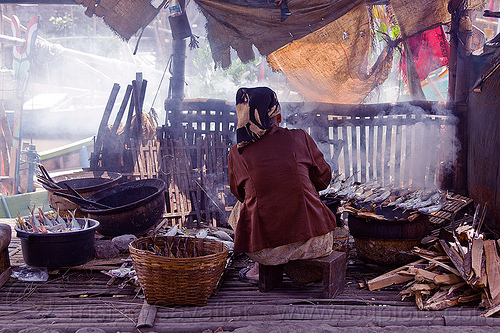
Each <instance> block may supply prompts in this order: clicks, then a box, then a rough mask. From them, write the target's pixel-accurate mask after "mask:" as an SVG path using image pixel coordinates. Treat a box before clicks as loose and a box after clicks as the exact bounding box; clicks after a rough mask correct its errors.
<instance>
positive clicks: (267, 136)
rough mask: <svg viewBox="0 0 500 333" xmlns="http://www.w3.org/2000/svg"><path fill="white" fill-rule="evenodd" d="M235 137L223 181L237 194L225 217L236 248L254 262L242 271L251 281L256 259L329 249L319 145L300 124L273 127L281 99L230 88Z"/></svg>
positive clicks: (263, 91) (327, 173)
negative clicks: (233, 97)
mask: <svg viewBox="0 0 500 333" xmlns="http://www.w3.org/2000/svg"><path fill="white" fill-rule="evenodd" d="M236 113H237V118H238V124H237V129H236V141H237V143H236V145H234V146H233V147H231V150H230V152H229V159H228V165H229V182H230V187H231V192H232V193H233V194H234V195H235V196H236V198H237V199H238V203H237V205H236V206H235V209H234V210H233V214H231V215H232V216H231V217H230V221H233V222H234V223H233V225H236V226H233V228H235V240H234V251H235V252H245V253H247V255H248V256H249V257H250V258H251V259H252V260H253V261H255V262H256V264H255V265H254V266H253V267H248V268H246V269H244V270H242V271H241V272H240V276H241V277H243V278H245V279H247V280H250V281H254V282H256V281H257V280H258V263H261V264H264V265H280V264H285V263H287V262H289V261H292V260H297V259H310V258H318V257H322V256H326V255H329V254H330V253H331V251H332V246H333V232H332V231H333V230H334V229H335V227H336V222H335V216H334V214H333V213H332V211H331V210H330V209H329V208H328V207H327V206H326V205H325V204H324V203H323V202H322V201H321V199H320V198H319V195H318V191H320V190H323V189H325V188H326V187H327V186H328V184H329V183H330V180H331V169H330V166H329V165H328V163H327V162H326V161H325V159H324V157H323V154H322V152H321V151H320V150H319V149H318V147H317V146H316V143H315V142H314V140H313V139H312V138H311V136H310V135H309V134H307V132H305V131H304V130H302V129H291V130H290V129H286V128H281V127H279V123H280V122H281V107H280V104H279V103H278V99H277V97H276V94H275V93H274V91H272V90H271V89H269V88H267V87H258V88H240V89H239V90H238V92H237V94H236Z"/></svg>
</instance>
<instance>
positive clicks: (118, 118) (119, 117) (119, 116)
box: [111, 84, 132, 135]
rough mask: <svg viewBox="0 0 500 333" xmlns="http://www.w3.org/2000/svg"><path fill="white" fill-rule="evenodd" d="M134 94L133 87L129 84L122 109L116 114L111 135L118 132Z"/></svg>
mask: <svg viewBox="0 0 500 333" xmlns="http://www.w3.org/2000/svg"><path fill="white" fill-rule="evenodd" d="M131 94H132V85H131V84H129V85H128V86H127V90H126V91H125V95H124V96H123V101H122V104H121V105H120V109H119V110H118V113H117V114H116V118H115V122H114V123H113V127H112V128H111V134H112V135H113V134H116V131H118V127H119V126H120V122H121V121H122V118H123V114H124V113H125V109H126V107H127V103H128V101H129V99H130V95H131Z"/></svg>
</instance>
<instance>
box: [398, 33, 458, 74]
mask: <svg viewBox="0 0 500 333" xmlns="http://www.w3.org/2000/svg"><path fill="white" fill-rule="evenodd" d="M408 44H409V45H410V49H411V52H412V55H413V61H414V62H415V67H416V68H417V73H418V77H419V78H420V81H422V80H425V79H426V78H427V76H429V73H430V72H432V71H433V70H436V69H438V68H440V67H442V66H446V65H448V57H449V54H450V45H449V43H448V40H447V39H446V35H445V33H444V30H443V27H442V26H439V27H437V28H435V29H431V30H427V31H424V32H423V33H422V34H421V35H418V36H415V37H411V38H409V39H408ZM399 65H400V70H401V71H402V73H403V77H404V79H405V81H406V57H405V54H404V52H403V55H402V56H401V61H400V63H399Z"/></svg>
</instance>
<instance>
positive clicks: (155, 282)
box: [129, 236, 229, 306]
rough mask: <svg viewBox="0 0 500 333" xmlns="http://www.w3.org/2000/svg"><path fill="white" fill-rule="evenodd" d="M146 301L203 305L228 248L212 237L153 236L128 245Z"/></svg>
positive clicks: (221, 271)
mask: <svg viewBox="0 0 500 333" xmlns="http://www.w3.org/2000/svg"><path fill="white" fill-rule="evenodd" d="M129 250H130V255H131V257H132V262H133V265H134V269H135V271H136V274H137V278H138V280H139V284H140V286H141V288H142V290H143V292H144V296H145V298H146V302H148V303H149V304H152V305H198V306H203V305H205V304H206V303H207V301H208V298H209V297H210V295H211V294H212V292H213V291H214V289H215V287H216V285H217V282H218V281H219V279H220V278H221V276H222V273H223V272H224V268H225V264H226V260H227V256H228V252H229V248H228V246H227V245H225V244H223V243H222V242H219V241H217V240H214V239H202V238H195V237H177V236H152V237H142V238H139V239H136V240H135V241H133V242H132V243H130V245H129Z"/></svg>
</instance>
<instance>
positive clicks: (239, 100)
mask: <svg viewBox="0 0 500 333" xmlns="http://www.w3.org/2000/svg"><path fill="white" fill-rule="evenodd" d="M280 114H281V106H280V104H279V102H278V98H277V97H276V93H275V92H274V91H272V90H271V89H269V88H267V87H257V88H240V89H238V92H237V93H236V115H237V117H238V124H237V127H236V142H237V143H236V145H237V147H238V151H239V152H240V153H241V151H242V150H243V148H244V147H245V146H246V145H249V144H250V143H252V142H255V141H257V140H258V139H260V138H261V137H262V136H263V135H264V134H266V132H267V130H268V129H269V128H270V127H271V125H272V122H271V119H272V118H274V117H277V116H278V115H280Z"/></svg>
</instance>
